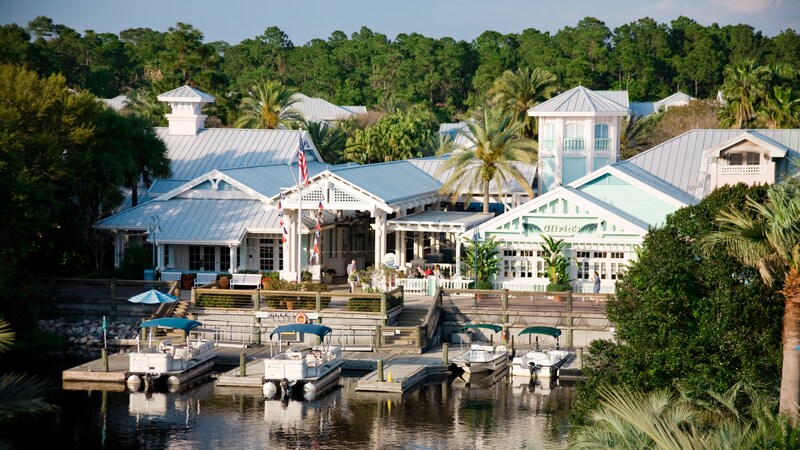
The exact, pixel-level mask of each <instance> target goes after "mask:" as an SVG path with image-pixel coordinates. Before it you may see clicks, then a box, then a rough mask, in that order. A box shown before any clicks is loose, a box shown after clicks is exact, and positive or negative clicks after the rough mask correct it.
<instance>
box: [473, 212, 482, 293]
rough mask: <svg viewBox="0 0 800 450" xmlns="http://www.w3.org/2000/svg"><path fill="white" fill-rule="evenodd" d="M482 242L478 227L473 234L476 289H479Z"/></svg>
mask: <svg viewBox="0 0 800 450" xmlns="http://www.w3.org/2000/svg"><path fill="white" fill-rule="evenodd" d="M480 240H481V235H480V233H478V227H475V231H474V232H473V233H472V253H473V255H474V256H475V289H478V241H480Z"/></svg>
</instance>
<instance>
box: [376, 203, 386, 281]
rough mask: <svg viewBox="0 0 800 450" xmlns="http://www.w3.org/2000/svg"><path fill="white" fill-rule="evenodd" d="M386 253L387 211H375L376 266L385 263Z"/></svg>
mask: <svg viewBox="0 0 800 450" xmlns="http://www.w3.org/2000/svg"><path fill="white" fill-rule="evenodd" d="M385 254H386V213H385V212H383V211H378V212H376V213H375V267H380V265H381V264H383V255H385Z"/></svg>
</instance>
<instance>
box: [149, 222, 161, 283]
mask: <svg viewBox="0 0 800 450" xmlns="http://www.w3.org/2000/svg"><path fill="white" fill-rule="evenodd" d="M147 231H148V234H150V235H151V236H152V237H153V279H155V276H156V271H157V270H158V259H156V247H158V233H160V232H161V218H160V217H158V214H156V215H154V216H150V225H148V227H147Z"/></svg>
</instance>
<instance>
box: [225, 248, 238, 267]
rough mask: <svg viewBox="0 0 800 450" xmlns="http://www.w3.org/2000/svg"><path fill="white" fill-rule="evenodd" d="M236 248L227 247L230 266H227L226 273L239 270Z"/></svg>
mask: <svg viewBox="0 0 800 450" xmlns="http://www.w3.org/2000/svg"><path fill="white" fill-rule="evenodd" d="M236 248H237V247H234V246H230V247H228V255H229V257H228V259H229V260H230V265H231V266H230V267H229V268H228V273H235V272H238V271H239V262H238V261H236Z"/></svg>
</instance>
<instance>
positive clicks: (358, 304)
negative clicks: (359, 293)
mask: <svg viewBox="0 0 800 450" xmlns="http://www.w3.org/2000/svg"><path fill="white" fill-rule="evenodd" d="M402 304H403V301H402V300H401V298H400V297H398V296H394V295H387V296H386V310H387V311H389V310H390V309H392V308H394V307H395V306H400V305H402ZM347 310H348V311H358V312H375V313H379V312H381V299H379V298H365V297H353V298H351V299H350V300H349V301H348V302H347Z"/></svg>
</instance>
